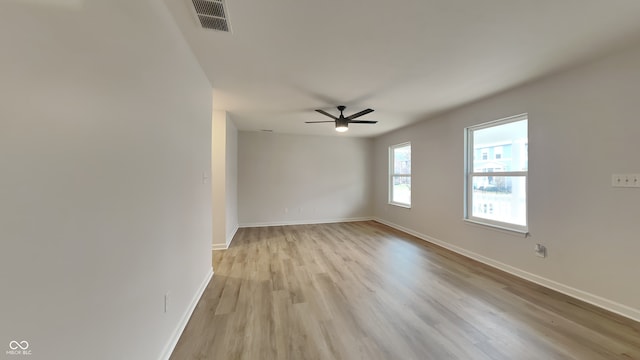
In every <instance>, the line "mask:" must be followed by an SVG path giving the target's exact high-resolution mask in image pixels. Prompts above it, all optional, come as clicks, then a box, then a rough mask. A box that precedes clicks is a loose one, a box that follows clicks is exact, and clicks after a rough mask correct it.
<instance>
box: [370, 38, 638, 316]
mask: <svg viewBox="0 0 640 360" xmlns="http://www.w3.org/2000/svg"><path fill="white" fill-rule="evenodd" d="M638 94H640V47H635V48H633V49H630V50H627V51H626V52H624V53H619V54H616V55H613V56H610V57H608V58H606V59H601V60H600V61H598V62H595V63H592V64H589V65H585V66H581V67H579V68H575V69H573V70H571V71H568V72H564V73H562V74H558V75H555V76H552V77H549V78H546V79H543V80H541V81H538V82H535V83H532V84H530V85H526V86H523V87H520V88H518V89H515V90H512V91H508V92H506V93H503V94H500V95H497V96H494V97H492V98H489V99H486V100H483V101H480V102H477V103H474V104H471V105H468V106H464V107H462V108H459V109H457V110H455V111H452V112H450V113H447V114H445V115H442V116H439V117H436V118H434V119H430V120H428V121H424V122H421V123H419V124H417V125H414V126H411V127H408V128H404V129H401V130H398V131H396V132H393V133H390V134H387V135H385V136H382V137H379V138H377V139H376V140H375V170H374V171H375V177H374V179H375V185H374V186H375V190H374V194H375V200H374V202H375V205H374V207H375V210H374V211H375V216H376V217H378V218H381V219H382V220H383V221H385V222H388V223H392V224H395V225H398V226H400V227H404V228H406V229H408V230H410V231H413V232H414V233H416V234H421V235H423V237H431V238H432V240H434V241H439V242H441V243H442V244H443V245H445V246H449V247H452V248H454V249H456V250H458V251H461V252H465V253H467V254H468V255H472V256H476V257H477V258H480V259H481V260H483V261H486V262H489V263H492V264H493V265H497V266H501V267H503V268H505V269H507V270H510V271H512V272H515V273H518V274H519V275H520V276H525V277H528V278H530V279H532V280H534V281H538V282H540V283H543V284H546V285H548V286H552V287H555V288H556V289H559V290H562V291H564V292H567V293H570V294H573V295H575V296H579V297H582V298H583V299H586V300H588V301H591V302H594V303H597V304H599V305H601V306H605V307H608V308H610V309H612V310H615V311H617V312H619V313H623V314H625V315H627V316H630V317H634V318H635V319H639V320H640V288H639V287H638V286H636V284H637V283H638V279H637V278H638V274H640V263H639V262H638V261H637V259H638V254H640V241H638V239H639V238H640V237H639V235H638V234H639V233H640V222H638V214H640V213H639V212H638V209H639V204H640V191H638V189H618V188H615V189H614V188H612V187H611V175H612V173H640V162H639V161H638V154H640V121H639V119H638ZM525 112H528V113H529V223H530V225H529V228H530V232H531V237H530V238H524V237H521V236H520V237H519V236H515V235H510V234H508V233H504V232H499V231H495V230H491V229H487V228H484V227H479V226H474V225H471V224H468V223H465V222H463V221H462V218H463V173H464V167H463V156H464V144H463V133H464V131H463V129H464V128H465V127H467V126H470V125H474V124H478V123H483V122H486V121H490V120H494V119H500V118H503V117H506V116H509V115H516V114H520V113H525ZM404 141H411V142H412V155H413V164H412V165H413V189H412V190H413V207H412V209H410V210H409V209H403V208H398V207H394V206H390V205H387V166H388V165H387V162H388V160H387V159H388V155H387V154H388V152H387V151H388V150H387V149H388V146H389V145H391V144H395V143H399V142H404ZM535 243H542V244H544V245H546V246H547V248H548V252H549V256H548V258H546V259H542V258H538V257H536V256H535V255H534V252H533V246H534V244H535Z"/></svg>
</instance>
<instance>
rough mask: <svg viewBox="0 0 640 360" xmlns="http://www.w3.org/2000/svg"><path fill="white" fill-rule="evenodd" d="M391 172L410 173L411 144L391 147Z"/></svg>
mask: <svg viewBox="0 0 640 360" xmlns="http://www.w3.org/2000/svg"><path fill="white" fill-rule="evenodd" d="M393 173H394V174H407V175H408V174H411V145H408V146H403V147H398V148H394V149H393Z"/></svg>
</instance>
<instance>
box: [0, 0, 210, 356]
mask: <svg viewBox="0 0 640 360" xmlns="http://www.w3.org/2000/svg"><path fill="white" fill-rule="evenodd" d="M0 48H1V49H2V51H1V52H0V69H1V72H2V80H1V81H0V169H1V170H0V171H1V175H0V254H2V255H1V257H2V259H1V260H0V292H1V293H2V295H1V296H0V357H3V356H8V355H6V354H5V351H6V350H9V348H8V344H9V342H10V341H12V340H16V341H22V340H26V341H28V342H29V343H30V348H29V349H30V350H31V351H32V355H31V356H29V357H28V358H29V359H33V360H36V359H47V360H52V359H54V360H55V359H65V360H67V359H158V358H159V357H160V356H161V354H162V353H163V352H164V351H166V350H167V349H166V347H167V346H169V345H170V343H171V341H172V340H174V339H175V338H173V337H172V336H173V335H174V334H175V332H176V331H178V330H179V329H180V325H181V324H182V323H181V321H182V320H183V317H184V315H185V314H186V313H187V311H188V310H189V307H190V305H191V304H192V301H193V300H194V297H195V296H196V295H198V291H199V289H200V287H201V285H202V284H203V283H204V282H205V281H206V280H207V279H208V277H209V276H210V271H211V256H210V249H211V245H210V244H211V241H210V239H211V209H210V208H211V201H210V196H211V194H210V186H209V184H206V185H205V184H203V183H202V174H203V173H210V164H211V162H210V152H209V149H210V146H211V145H210V134H211V131H210V126H211V87H210V84H209V82H208V81H207V79H206V77H205V76H204V74H203V73H202V71H201V69H200V67H199V66H198V63H197V61H196V60H195V58H194V57H193V56H192V55H191V52H190V50H189V48H188V46H187V45H186V44H185V43H184V41H183V39H182V37H181V34H180V32H179V30H178V29H177V28H176V26H175V25H174V23H173V20H172V18H171V17H170V15H169V13H168V11H167V10H166V9H165V7H164V5H163V4H162V3H161V2H158V1H153V0H140V1H128V0H111V1H97V0H96V1H89V0H87V1H82V0H77V1H40V2H28V1H14V2H11V1H3V2H2V3H0ZM167 292H168V293H169V295H170V296H169V309H168V310H169V311H168V312H167V313H166V314H165V313H164V311H163V306H164V294H165V293H167Z"/></svg>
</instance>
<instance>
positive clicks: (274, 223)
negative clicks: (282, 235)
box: [239, 216, 374, 228]
mask: <svg viewBox="0 0 640 360" xmlns="http://www.w3.org/2000/svg"><path fill="white" fill-rule="evenodd" d="M369 220H374V219H373V218H372V217H370V216H368V217H355V218H343V219H314V220H285V221H271V222H259V223H245V224H240V226H239V227H241V228H248V227H264V226H286V225H310V224H331V223H341V222H354V221H369Z"/></svg>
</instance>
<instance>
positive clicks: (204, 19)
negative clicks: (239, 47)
mask: <svg viewBox="0 0 640 360" xmlns="http://www.w3.org/2000/svg"><path fill="white" fill-rule="evenodd" d="M191 2H192V3H193V8H194V10H195V12H196V16H197V17H198V20H199V21H200V25H201V26H202V27H203V28H205V29H211V30H218V31H224V32H230V31H231V26H230V25H229V18H228V13H227V10H226V5H225V3H224V1H223V0H191Z"/></svg>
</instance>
